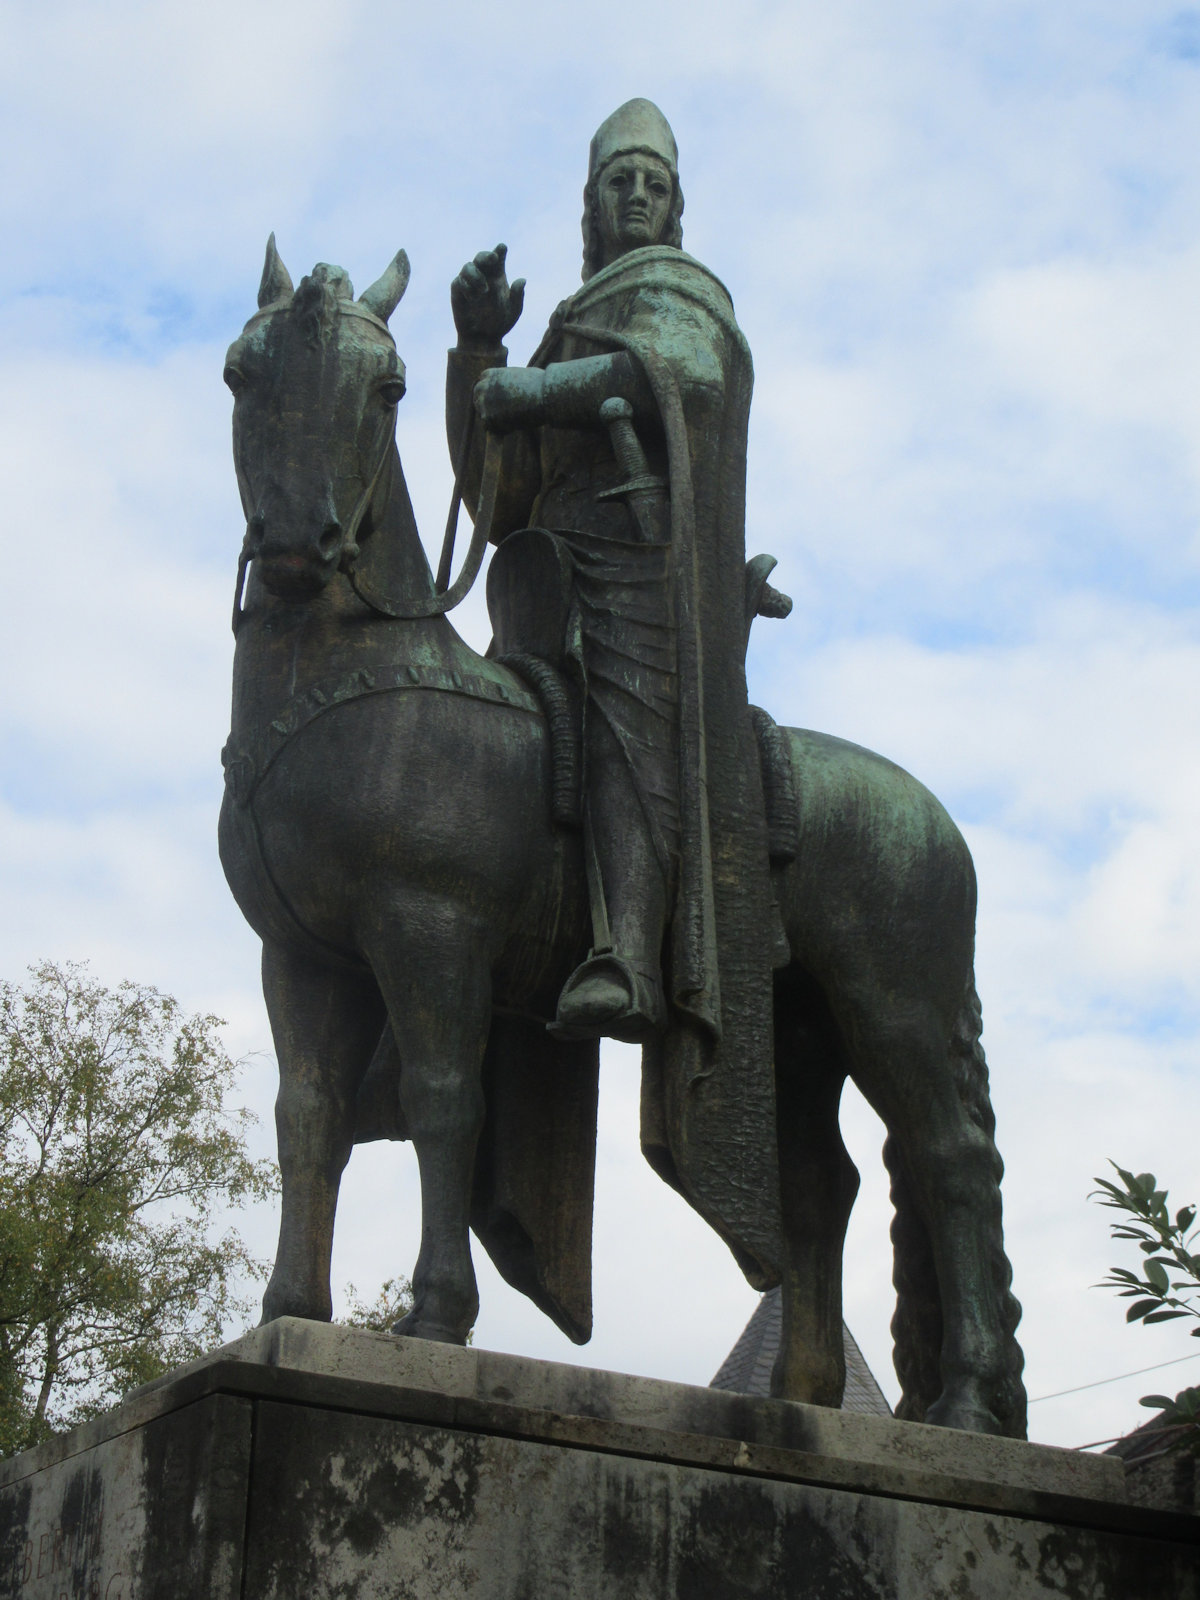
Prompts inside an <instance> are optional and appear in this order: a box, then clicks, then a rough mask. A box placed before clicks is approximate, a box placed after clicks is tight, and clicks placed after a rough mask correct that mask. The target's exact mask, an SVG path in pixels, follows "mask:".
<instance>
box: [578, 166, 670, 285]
mask: <svg viewBox="0 0 1200 1600" xmlns="http://www.w3.org/2000/svg"><path fill="white" fill-rule="evenodd" d="M672 189H673V185H672V182H671V173H670V170H669V169H668V167H667V164H666V162H665V161H660V160H659V159H658V157H657V156H650V155H640V154H631V155H627V156H617V157H616V159H615V160H613V161H610V162H609V164H608V166H607V167H605V169H604V171H603V172H602V173H601V174H600V182H599V184H598V185H597V190H596V201H597V210H598V212H599V220H600V234H601V237H602V239H603V241H604V258H605V260H606V261H615V260H616V259H617V257H618V256H623V255H624V254H625V252H626V251H627V250H638V249H640V248H641V247H642V246H643V245H647V244H658V243H659V242H660V240H661V239H662V236H663V232H664V230H665V228H666V225H667V219H668V217H669V216H670V214H671V196H672Z"/></svg>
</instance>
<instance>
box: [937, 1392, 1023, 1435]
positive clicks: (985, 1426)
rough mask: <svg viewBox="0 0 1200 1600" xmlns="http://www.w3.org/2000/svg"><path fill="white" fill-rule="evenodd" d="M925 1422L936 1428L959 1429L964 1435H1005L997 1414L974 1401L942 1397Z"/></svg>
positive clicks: (947, 1396)
mask: <svg viewBox="0 0 1200 1600" xmlns="http://www.w3.org/2000/svg"><path fill="white" fill-rule="evenodd" d="M925 1421H926V1422H927V1423H929V1424H930V1425H931V1426H932V1427H935V1428H957V1429H959V1430H960V1432H962V1433H991V1434H1000V1435H1003V1433H1004V1428H1003V1427H1002V1425H1001V1422H1000V1419H999V1417H997V1416H996V1414H995V1412H993V1411H989V1410H988V1408H987V1407H986V1406H981V1405H977V1404H975V1403H974V1402H972V1401H967V1400H955V1399H953V1398H952V1397H951V1396H949V1395H942V1397H941V1398H940V1399H939V1400H935V1401H934V1403H933V1404H932V1405H931V1406H930V1408H929V1410H928V1411H927V1412H926V1413H925Z"/></svg>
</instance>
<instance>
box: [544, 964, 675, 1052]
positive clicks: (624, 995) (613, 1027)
mask: <svg viewBox="0 0 1200 1600" xmlns="http://www.w3.org/2000/svg"><path fill="white" fill-rule="evenodd" d="M666 1023H667V1005H666V1001H665V1000H664V998H663V989H662V980H661V979H660V978H659V976H658V974H657V973H652V972H646V971H645V970H644V969H642V968H640V967H635V966H634V965H633V963H632V962H630V961H626V960H625V958H624V957H623V956H619V955H617V954H615V952H613V951H611V950H610V951H606V952H605V953H604V954H603V955H592V956H589V957H588V959H587V960H586V961H585V962H584V963H583V965H582V966H579V967H576V968H575V971H574V972H573V973H572V974H571V976H570V977H569V978H568V979H567V981H566V983H564V984H563V989H562V994H561V995H560V996H559V999H558V1015H557V1016H556V1017H555V1019H554V1021H553V1022H551V1023H549V1024H548V1026H547V1030H546V1031H547V1032H548V1033H549V1034H550V1035H551V1036H552V1037H553V1038H555V1039H566V1040H570V1039H600V1038H604V1039H620V1040H621V1041H622V1042H623V1043H625V1044H640V1043H642V1041H643V1040H645V1039H647V1038H649V1037H650V1036H651V1035H652V1034H654V1033H658V1032H660V1031H661V1030H662V1029H663V1028H664V1027H666Z"/></svg>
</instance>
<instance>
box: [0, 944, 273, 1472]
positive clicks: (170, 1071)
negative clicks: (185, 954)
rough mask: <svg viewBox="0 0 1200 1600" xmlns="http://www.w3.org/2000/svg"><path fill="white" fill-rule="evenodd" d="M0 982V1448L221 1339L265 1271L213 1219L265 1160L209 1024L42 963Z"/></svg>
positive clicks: (268, 1182)
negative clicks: (231, 1104)
mask: <svg viewBox="0 0 1200 1600" xmlns="http://www.w3.org/2000/svg"><path fill="white" fill-rule="evenodd" d="M30 977H31V980H32V981H31V982H30V983H29V984H28V985H27V986H26V987H25V988H24V989H19V988H17V987H15V986H13V985H11V984H8V983H0V1453H2V1454H9V1453H11V1452H13V1451H15V1450H20V1449H24V1448H26V1447H27V1446H29V1445H31V1444H35V1443H37V1442H38V1441H39V1440H41V1439H44V1438H46V1437H47V1436H48V1435H50V1434H51V1433H54V1432H57V1431H59V1430H61V1429H63V1428H66V1427H70V1426H73V1425H74V1424H75V1423H77V1422H80V1421H83V1420H84V1419H86V1418H87V1417H89V1416H92V1415H95V1414H96V1413H97V1412H99V1411H102V1410H104V1409H106V1408H107V1407H108V1406H109V1405H111V1404H112V1403H113V1401H114V1400H115V1399H116V1398H117V1397H118V1396H119V1395H120V1394H121V1393H122V1392H123V1391H124V1390H126V1389H128V1388H130V1387H132V1386H134V1385H136V1384H139V1383H144V1382H146V1381H148V1380H149V1379H151V1378H154V1377H157V1376H158V1375H159V1374H160V1373H162V1372H164V1371H167V1370H168V1369H169V1368H171V1367H172V1366H175V1365H177V1364H178V1363H180V1362H182V1361H187V1360H191V1359H192V1358H193V1357H195V1356H197V1355H200V1354H202V1353H203V1352H204V1351H205V1350H206V1349H209V1348H211V1347H212V1346H213V1345H214V1344H216V1343H219V1342H220V1341H221V1339H222V1337H223V1336H224V1335H225V1330H226V1327H227V1326H228V1324H230V1323H231V1322H233V1321H235V1320H236V1319H239V1318H244V1317H245V1315H246V1313H247V1312H248V1310H249V1301H248V1300H247V1299H246V1298H245V1293H244V1291H245V1285H246V1282H247V1280H253V1279H255V1278H261V1277H263V1276H264V1275H265V1264H264V1263H262V1262H259V1261H256V1260H255V1259H254V1258H253V1257H251V1255H250V1254H249V1252H248V1251H247V1249H246V1247H245V1245H244V1244H243V1242H242V1240H241V1238H240V1237H239V1235H238V1234H237V1233H236V1231H234V1230H232V1229H226V1230H225V1231H218V1228H217V1222H218V1213H219V1212H222V1211H225V1210H227V1209H229V1208H236V1207H240V1206H243V1205H245V1204H246V1203H247V1202H249V1201H252V1200H257V1199H262V1198H265V1197H266V1196H267V1195H268V1194H269V1193H270V1192H271V1191H272V1190H273V1188H274V1187H275V1181H276V1180H275V1173H274V1167H273V1164H272V1163H269V1162H254V1161H251V1160H250V1159H249V1157H248V1156H247V1154H246V1149H245V1136H246V1132H247V1130H248V1128H249V1126H250V1125H251V1124H252V1123H253V1120H254V1119H253V1117H252V1116H251V1115H250V1113H249V1112H246V1111H228V1110H226V1108H225V1104H224V1102H225V1096H226V1094H227V1093H228V1092H229V1090H230V1089H231V1088H232V1086H233V1084H234V1081H235V1078H236V1071H237V1069H236V1067H235V1065H234V1063H233V1062H232V1061H231V1060H230V1058H229V1056H228V1055H227V1054H226V1052H225V1050H224V1048H223V1047H222V1045H221V1042H220V1040H219V1038H218V1036H217V1031H216V1030H217V1028H218V1027H219V1026H220V1024H219V1022H218V1020H217V1018H215V1017H207V1016H196V1017H186V1016H184V1015H183V1014H182V1012H181V1010H180V1007H179V1005H178V1004H177V1002H176V1001H174V1000H173V999H171V997H170V996H169V995H164V994H160V993H159V992H158V991H157V990H155V989H151V988H146V987H143V986H140V985H137V984H132V983H122V984H120V985H119V986H118V987H117V988H116V989H106V988H104V987H102V986H101V985H100V984H97V983H93V982H91V981H90V980H89V978H88V975H87V971H86V968H84V967H80V966H75V965H65V966H55V965H54V964H52V963H50V962H44V963H43V964H42V965H40V966H38V967H35V968H31V969H30Z"/></svg>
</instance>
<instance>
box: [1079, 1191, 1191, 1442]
mask: <svg viewBox="0 0 1200 1600" xmlns="http://www.w3.org/2000/svg"><path fill="white" fill-rule="evenodd" d="M1109 1166H1111V1167H1112V1169H1113V1170H1114V1172H1115V1173H1116V1174H1117V1177H1118V1178H1119V1179H1120V1180H1121V1181H1120V1183H1119V1184H1116V1183H1113V1182H1111V1181H1110V1180H1109V1179H1107V1178H1096V1179H1095V1180H1094V1181H1095V1182H1096V1184H1098V1185H1099V1187H1098V1188H1096V1189H1094V1190H1093V1191H1092V1193H1091V1195H1090V1196H1089V1199H1095V1200H1098V1201H1099V1203H1100V1204H1101V1205H1102V1206H1108V1207H1109V1208H1110V1209H1112V1210H1114V1211H1120V1212H1123V1213H1124V1220H1123V1221H1121V1222H1119V1223H1116V1222H1114V1223H1112V1224H1111V1225H1110V1231H1111V1233H1112V1237H1113V1238H1114V1239H1127V1240H1129V1241H1130V1242H1131V1243H1133V1244H1136V1245H1137V1247H1138V1249H1139V1250H1140V1251H1141V1252H1142V1256H1143V1260H1142V1263H1141V1269H1142V1270H1141V1272H1133V1271H1130V1269H1129V1268H1127V1267H1111V1268H1110V1269H1109V1272H1108V1276H1107V1277H1105V1278H1102V1279H1101V1280H1100V1282H1099V1283H1098V1284H1097V1285H1095V1287H1096V1288H1101V1289H1115V1290H1116V1292H1117V1294H1118V1295H1119V1296H1120V1297H1121V1298H1122V1299H1125V1300H1131V1301H1132V1302H1133V1303H1132V1305H1130V1306H1129V1307H1128V1309H1127V1310H1126V1312H1125V1320H1126V1322H1142V1323H1145V1324H1150V1323H1153V1322H1174V1321H1176V1320H1178V1319H1179V1318H1181V1317H1182V1318H1190V1319H1192V1320H1193V1321H1194V1322H1195V1324H1196V1326H1195V1327H1194V1328H1192V1329H1190V1330H1189V1331H1190V1333H1191V1336H1192V1338H1193V1339H1200V1254H1198V1253H1196V1251H1195V1250H1194V1248H1193V1247H1194V1246H1196V1245H1197V1243H1198V1241H1200V1228H1198V1227H1197V1226H1196V1207H1195V1206H1194V1205H1187V1206H1181V1207H1180V1208H1179V1209H1178V1210H1177V1211H1176V1212H1175V1213H1174V1215H1172V1213H1171V1210H1170V1208H1169V1206H1168V1204H1167V1199H1168V1192H1167V1190H1166V1189H1160V1188H1159V1187H1158V1180H1157V1178H1156V1177H1155V1176H1154V1174H1153V1173H1152V1172H1140V1173H1133V1172H1127V1171H1126V1170H1125V1168H1124V1167H1119V1166H1117V1164H1116V1162H1115V1161H1110V1162H1109ZM1139 1403H1140V1404H1141V1405H1144V1406H1147V1407H1149V1408H1151V1409H1153V1410H1157V1411H1159V1412H1160V1413H1161V1415H1160V1417H1159V1419H1158V1420H1159V1422H1160V1424H1161V1425H1162V1426H1163V1427H1164V1428H1167V1429H1171V1430H1173V1431H1174V1430H1176V1429H1178V1430H1179V1438H1178V1442H1179V1443H1188V1444H1191V1445H1193V1446H1195V1447H1197V1448H1200V1387H1193V1388H1188V1389H1182V1390H1180V1392H1179V1393H1178V1394H1177V1395H1176V1396H1175V1397H1174V1399H1172V1398H1171V1397H1170V1396H1169V1395H1162V1394H1148V1395H1144V1396H1143V1397H1142V1399H1141V1401H1140V1402H1139Z"/></svg>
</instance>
